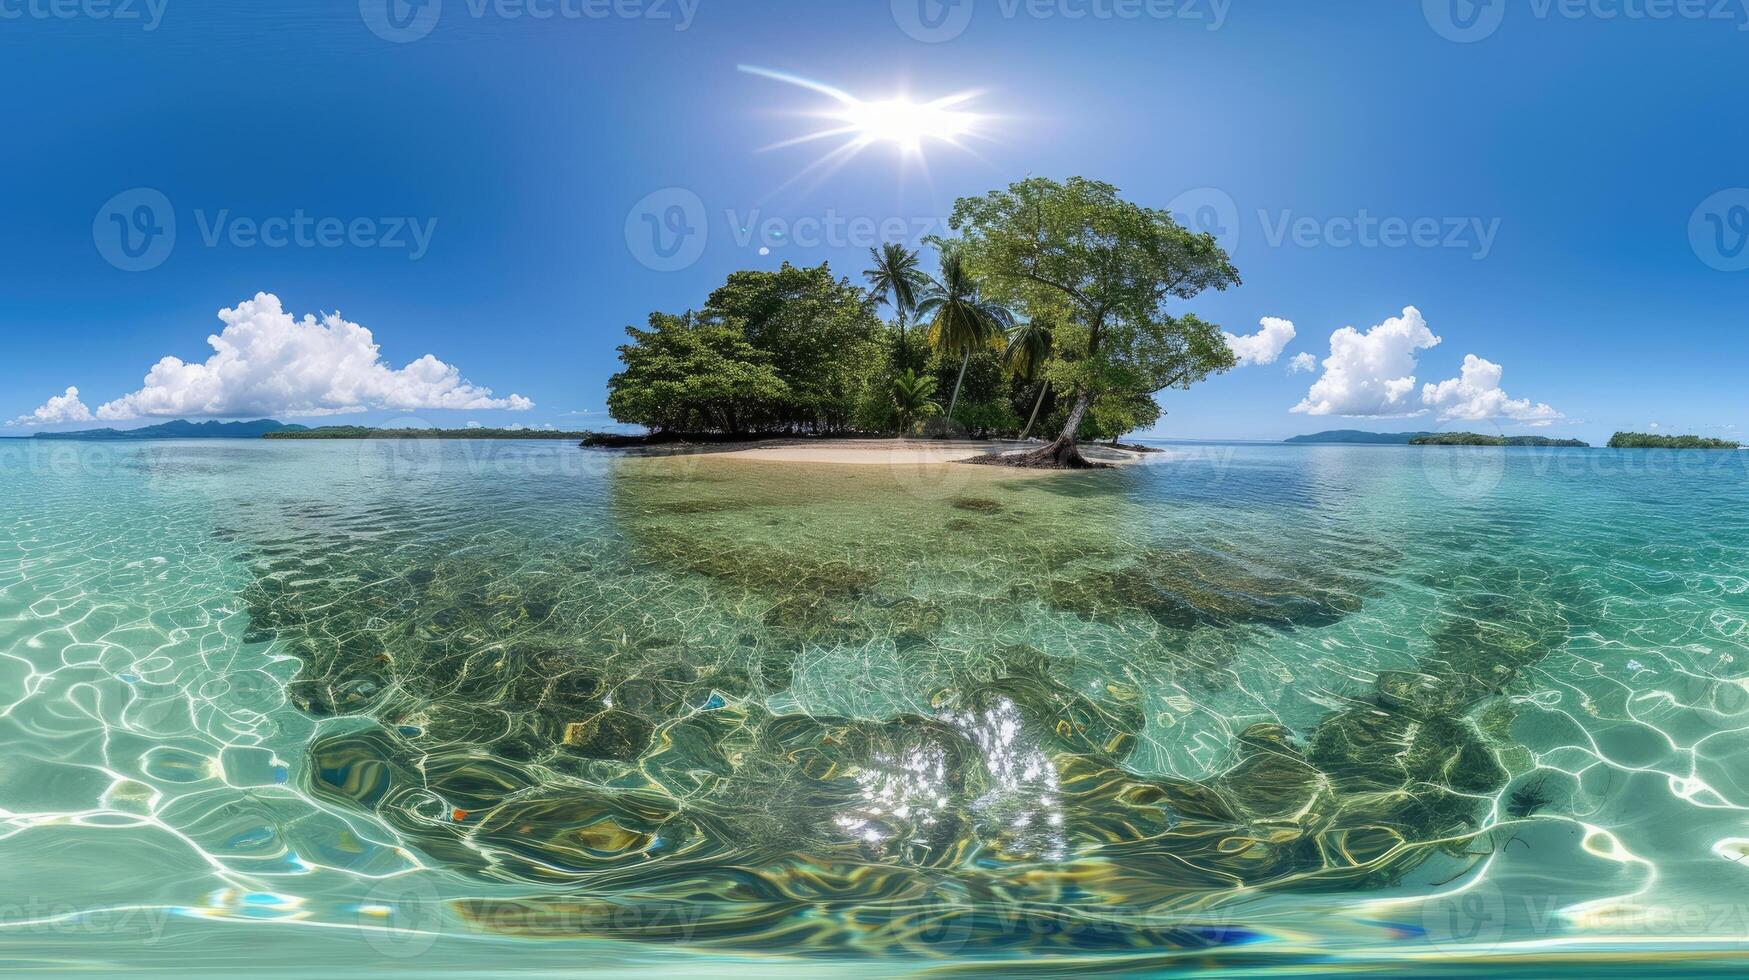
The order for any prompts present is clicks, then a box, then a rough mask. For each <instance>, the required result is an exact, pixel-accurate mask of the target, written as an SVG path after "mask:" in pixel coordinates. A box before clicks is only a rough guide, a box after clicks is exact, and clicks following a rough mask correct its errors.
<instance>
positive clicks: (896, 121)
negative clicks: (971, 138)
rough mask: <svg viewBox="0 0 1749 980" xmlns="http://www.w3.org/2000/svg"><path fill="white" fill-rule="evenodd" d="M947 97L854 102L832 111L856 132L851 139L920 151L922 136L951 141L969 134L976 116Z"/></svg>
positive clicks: (975, 121)
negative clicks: (942, 98) (963, 110)
mask: <svg viewBox="0 0 1749 980" xmlns="http://www.w3.org/2000/svg"><path fill="white" fill-rule="evenodd" d="M952 104H953V103H952V102H949V101H947V100H940V101H936V102H924V103H916V102H912V101H911V100H910V99H908V98H905V97H902V96H901V97H899V98H894V99H887V100H886V101H884V102H856V103H854V104H851V105H848V106H846V107H845V108H844V109H843V110H842V111H840V112H837V113H834V116H835V117H836V118H838V119H842V120H843V121H844V123H845V124H846V125H847V126H849V127H850V128H851V129H852V130H853V131H854V132H855V134H856V140H855V142H857V143H860V144H862V145H864V146H866V145H868V144H870V143H891V144H893V145H895V146H897V147H898V148H899V149H901V150H903V151H905V152H906V153H921V152H923V144H924V141H925V140H939V141H941V142H943V143H954V142H955V141H956V140H957V139H959V138H960V137H962V136H965V135H968V134H970V133H971V132H972V131H973V130H974V128H975V126H976V124H977V118H978V117H977V116H976V115H975V114H974V113H970V112H958V111H955V110H953V109H951V108H949V106H951V105H952Z"/></svg>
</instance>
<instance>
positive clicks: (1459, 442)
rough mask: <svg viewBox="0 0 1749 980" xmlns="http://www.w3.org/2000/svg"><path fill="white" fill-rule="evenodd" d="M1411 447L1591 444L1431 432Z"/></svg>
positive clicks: (1571, 446) (1570, 446)
mask: <svg viewBox="0 0 1749 980" xmlns="http://www.w3.org/2000/svg"><path fill="white" fill-rule="evenodd" d="M1409 445H1411V446H1539V447H1557V448H1562V449H1590V448H1591V444H1590V443H1588V442H1582V441H1580V440H1578V439H1551V438H1549V437H1548V436H1488V435H1483V434H1481V433H1480V432H1429V433H1424V434H1422V435H1418V436H1415V437H1414V438H1412V439H1410V440H1409Z"/></svg>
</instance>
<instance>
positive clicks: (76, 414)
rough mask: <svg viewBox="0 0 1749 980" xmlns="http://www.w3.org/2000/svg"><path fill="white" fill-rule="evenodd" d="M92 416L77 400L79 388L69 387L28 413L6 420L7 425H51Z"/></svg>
mask: <svg viewBox="0 0 1749 980" xmlns="http://www.w3.org/2000/svg"><path fill="white" fill-rule="evenodd" d="M93 418H94V416H93V415H92V414H91V410H90V409H89V408H86V407H85V403H84V402H82V401H80V400H79V389H77V388H71V387H69V388H68V389H67V393H66V394H64V395H56V396H55V397H53V398H51V399H49V400H48V401H46V402H43V404H42V406H41V407H39V408H38V409H37V410H36V411H34V412H32V413H30V414H29V415H20V416H19V417H18V418H15V419H13V420H12V421H11V422H8V423H7V424H8V425H53V424H54V423H56V422H89V421H91V420H92V419H93Z"/></svg>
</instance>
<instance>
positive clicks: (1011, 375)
mask: <svg viewBox="0 0 1749 980" xmlns="http://www.w3.org/2000/svg"><path fill="white" fill-rule="evenodd" d="M949 226H950V228H951V229H952V230H953V231H954V232H955V235H954V237H952V238H949V239H945V240H939V239H938V240H936V241H935V243H934V244H935V245H936V246H937V249H938V252H939V256H938V263H937V264H938V268H939V271H938V273H937V274H936V275H935V276H928V275H926V274H925V273H924V272H923V271H922V269H921V268H920V265H919V257H918V256H917V254H916V253H914V252H911V251H909V250H907V249H905V248H903V247H901V246H898V245H888V246H885V247H883V248H881V249H872V250H871V251H870V262H871V263H872V266H871V268H869V269H867V270H865V272H864V273H863V275H864V277H865V278H866V279H867V281H868V285H869V288H868V289H865V288H863V287H861V286H859V285H853V284H852V283H851V282H850V281H849V280H848V279H842V278H839V277H837V276H834V275H833V273H832V270H831V268H830V267H829V266H828V265H825V264H821V265H818V266H794V265H791V264H789V263H787V262H786V263H784V264H783V265H782V267H780V268H779V269H777V270H776V271H770V270H744V271H740V272H735V273H732V274H730V275H729V277H728V278H727V280H726V281H725V282H724V283H723V284H722V285H721V286H719V287H717V288H716V289H715V290H713V291H712V292H711V293H710V295H709V297H708V298H707V299H706V300H705V302H704V304H703V306H702V307H700V308H699V309H698V310H697V312H688V313H685V314H671V313H661V312H658V313H653V314H651V315H650V319H649V325H648V326H647V327H645V328H638V327H630V328H627V333H628V335H629V336H630V337H631V343H629V344H626V345H624V346H622V347H621V348H620V359H621V361H622V362H623V365H624V367H623V370H621V371H620V372H619V373H617V374H615V375H614V376H613V378H612V379H611V380H610V381H609V383H608V392H609V394H608V408H609V410H610V411H611V412H612V414H613V416H614V417H615V418H617V419H619V420H620V421H622V422H634V423H641V424H643V425H646V426H649V427H650V428H652V429H656V430H659V431H667V432H699V433H703V432H724V433H730V434H740V433H750V432H768V433H776V432H813V433H838V432H846V431H859V432H895V431H898V432H908V431H911V430H912V429H913V428H916V427H918V426H919V425H920V424H921V423H922V422H923V421H924V420H928V419H932V418H933V419H935V423H932V424H931V426H930V428H931V429H932V430H936V429H939V430H941V431H944V432H946V431H952V432H958V433H961V434H965V435H972V436H987V435H1006V436H1012V435H1017V434H1020V435H1024V434H1025V433H1029V432H1030V431H1031V430H1032V428H1033V424H1034V422H1035V421H1036V422H1038V424H1039V425H1041V426H1045V427H1049V429H1050V430H1053V431H1055V432H1057V433H1059V434H1058V435H1057V437H1056V441H1055V442H1053V443H1052V444H1051V445H1050V446H1048V447H1046V448H1045V449H1042V450H1039V451H1038V452H1037V453H1034V454H1031V455H1030V456H1028V457H1026V458H1025V459H1024V462H1028V463H1034V464H1038V465H1085V461H1084V460H1082V459H1081V457H1080V455H1079V454H1078V453H1077V452H1076V451H1075V448H1074V447H1075V442H1076V440H1077V439H1108V438H1109V439H1115V438H1117V437H1119V436H1121V435H1122V434H1123V433H1125V432H1129V431H1132V430H1134V429H1138V428H1146V427H1148V426H1151V425H1153V424H1154V423H1155V422H1156V421H1157V420H1158V419H1159V417H1160V414H1161V410H1160V406H1159V404H1158V403H1157V402H1156V401H1155V400H1154V396H1155V395H1156V394H1157V393H1159V392H1161V391H1164V390H1167V389H1174V388H1179V389H1182V388H1188V387H1190V386H1191V385H1193V384H1195V383H1197V382H1198V381H1201V380H1203V379H1204V378H1206V377H1208V376H1209V375H1211V374H1215V373H1218V372H1221V371H1225V370H1227V369H1229V368H1231V367H1233V365H1234V363H1235V359H1234V355H1233V352H1232V350H1231V349H1230V348H1228V346H1227V343H1226V340H1225V337H1224V336H1223V334H1222V333H1221V330H1220V328H1219V327H1218V326H1216V325H1215V324H1212V323H1209V322H1206V321H1204V320H1202V319H1201V318H1200V317H1198V316H1197V315H1196V314H1194V313H1191V312H1187V311H1175V310H1169V309H1168V304H1169V303H1171V302H1172V301H1175V300H1188V299H1190V298H1192V297H1194V296H1196V295H1198V294H1199V293H1201V292H1202V291H1203V290H1206V289H1226V288H1227V287H1229V286H1234V285H1237V284H1238V283H1239V274H1238V272H1237V271H1236V270H1234V268H1233V265H1232V263H1231V261H1230V260H1229V259H1228V257H1227V254H1226V253H1225V252H1223V251H1222V250H1221V248H1220V246H1219V245H1218V244H1217V243H1216V242H1215V240H1214V238H1213V237H1211V236H1209V235H1205V234H1196V233H1193V232H1190V231H1187V230H1186V229H1185V228H1183V227H1182V226H1180V225H1179V224H1178V223H1177V222H1176V221H1174V220H1173V218H1172V216H1171V215H1170V214H1168V213H1166V212H1165V211H1159V210H1153V209H1149V208H1144V207H1141V206H1139V205H1136V204H1133V203H1131V202H1129V201H1126V200H1124V199H1123V198H1121V197H1120V196H1119V194H1118V191H1117V188H1115V187H1113V186H1111V185H1110V184H1105V183H1101V182H1099V181H1093V180H1086V179H1083V178H1079V177H1075V178H1070V179H1068V180H1065V181H1061V182H1058V181H1054V180H1047V179H1043V178H1029V179H1026V180H1022V181H1019V182H1017V183H1014V184H1011V185H1010V186H1009V187H1007V188H1006V189H1003V190H996V191H991V192H990V193H988V194H985V195H982V196H979V197H968V198H962V199H960V200H959V201H958V202H956V204H955V205H954V209H953V216H952V218H951V220H950V222H949ZM883 303H884V305H886V306H890V307H892V309H893V313H894V315H895V320H896V321H897V322H896V325H889V324H888V323H885V322H883V321H882V320H881V319H880V318H879V316H878V315H877V313H878V311H879V310H880V309H881V307H882V305H883ZM912 318H915V320H916V322H917V324H918V325H919V326H920V327H924V328H926V329H919V330H915V331H911V332H910V333H909V334H907V332H906V326H907V321H908V320H910V319H912ZM943 410H945V412H944V411H943ZM944 414H945V416H946V419H945V422H943V420H942V419H941V418H939V417H940V416H942V415H944ZM936 423H940V424H936ZM1010 459H1012V457H1003V461H1009V460H1010Z"/></svg>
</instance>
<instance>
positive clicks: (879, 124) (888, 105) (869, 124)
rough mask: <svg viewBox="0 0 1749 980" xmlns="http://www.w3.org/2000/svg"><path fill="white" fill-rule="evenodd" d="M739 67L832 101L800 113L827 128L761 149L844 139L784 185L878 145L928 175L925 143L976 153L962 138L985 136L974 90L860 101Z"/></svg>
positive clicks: (809, 82) (794, 78)
mask: <svg viewBox="0 0 1749 980" xmlns="http://www.w3.org/2000/svg"><path fill="white" fill-rule="evenodd" d="M738 67H739V69H740V70H741V71H742V72H745V73H747V74H749V75H756V76H758V77H760V78H769V79H771V80H773V81H778V82H783V83H784V84H786V85H794V86H796V87H798V88H802V89H806V90H807V91H810V92H815V93H818V94H820V95H824V96H826V97H827V98H829V99H831V100H832V104H831V105H828V106H826V107H824V108H821V109H818V110H814V111H810V112H806V113H801V115H804V116H806V117H808V118H811V119H817V120H820V121H821V122H823V123H824V124H826V128H824V129H820V130H817V131H815V132H811V133H805V134H803V135H801V136H797V137H793V138H791V139H787V140H783V141H781V142H778V143H774V144H772V145H770V146H767V147H765V148H764V149H766V150H774V149H779V148H783V147H790V146H797V145H800V144H803V143H813V142H817V141H820V140H829V139H832V138H835V137H843V138H844V142H843V143H841V144H840V145H839V146H838V147H837V148H835V149H834V150H832V151H831V152H829V153H827V154H826V155H825V156H824V157H822V158H820V159H819V160H816V161H814V162H813V163H812V164H809V165H808V166H807V167H805V168H803V170H802V171H801V172H800V173H798V174H796V176H795V177H794V178H791V180H790V181H789V182H788V184H793V183H795V182H796V181H797V180H800V179H801V178H803V177H806V176H808V175H810V174H818V176H819V177H820V178H822V179H823V177H824V176H826V175H829V174H831V173H832V172H834V171H836V170H837V169H838V168H839V167H841V166H843V165H844V164H845V163H846V162H848V161H849V160H850V159H851V158H852V157H854V156H856V155H857V154H859V153H861V152H862V151H863V150H865V149H868V148H870V147H873V146H877V145H881V144H885V145H889V146H892V147H894V148H895V149H897V151H898V153H899V157H900V159H901V161H902V162H904V163H906V164H911V163H916V164H917V165H918V166H919V167H920V168H921V169H922V170H923V172H924V175H925V179H927V175H928V172H929V167H928V161H927V159H926V158H925V150H926V148H927V147H928V146H929V145H930V144H932V143H941V144H946V145H948V146H951V147H953V148H954V149H956V150H959V151H961V152H964V153H968V154H970V155H972V156H973V157H978V154H976V153H973V152H972V151H971V150H969V149H968V148H967V147H966V146H965V144H964V143H962V142H961V141H962V140H963V139H988V137H987V136H986V135H985V134H983V133H981V132H979V131H978V129H979V125H980V123H982V122H983V121H984V120H985V119H987V118H988V117H986V116H984V115H983V114H980V113H977V112H974V111H972V110H971V103H972V102H973V100H975V99H977V97H978V96H979V95H980V94H982V93H980V92H978V91H976V90H971V91H965V92H955V93H952V94H950V95H944V96H941V97H939V98H935V99H930V100H928V101H923V102H917V101H913V100H912V99H911V97H910V96H908V95H904V94H900V95H895V96H892V97H890V98H886V99H880V100H865V99H859V98H857V97H856V96H854V95H851V94H850V93H848V92H846V91H844V90H843V89H840V88H837V87H836V86H833V85H828V84H826V83H824V82H818V81H815V80H813V79H810V78H803V77H802V76H800V75H795V74H791V73H789V72H783V71H777V70H774V69H770V68H760V67H758V66H755V65H740V66H738ZM978 158H979V159H982V158H981V157H978ZM822 170H823V171H824V172H823V173H821V171H822ZM788 184H786V186H788Z"/></svg>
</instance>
